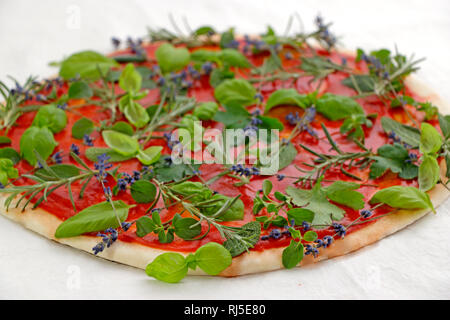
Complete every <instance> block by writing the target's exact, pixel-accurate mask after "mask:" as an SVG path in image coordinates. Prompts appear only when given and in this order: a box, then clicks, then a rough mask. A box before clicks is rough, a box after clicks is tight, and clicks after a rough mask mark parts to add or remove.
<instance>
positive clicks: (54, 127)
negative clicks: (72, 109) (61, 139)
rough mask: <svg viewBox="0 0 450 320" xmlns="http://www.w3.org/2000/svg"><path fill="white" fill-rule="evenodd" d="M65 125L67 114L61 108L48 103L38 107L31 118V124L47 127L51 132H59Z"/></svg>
mask: <svg viewBox="0 0 450 320" xmlns="http://www.w3.org/2000/svg"><path fill="white" fill-rule="evenodd" d="M66 125H67V115H66V112H65V111H64V110H62V109H59V108H57V107H55V106H54V105H53V104H48V105H45V106H42V107H40V108H39V111H38V112H37V113H36V116H35V117H34V120H33V126H36V127H40V128H42V127H47V128H49V129H50V130H51V131H52V132H53V133H58V132H61V131H62V130H63V129H64V128H65V127H66Z"/></svg>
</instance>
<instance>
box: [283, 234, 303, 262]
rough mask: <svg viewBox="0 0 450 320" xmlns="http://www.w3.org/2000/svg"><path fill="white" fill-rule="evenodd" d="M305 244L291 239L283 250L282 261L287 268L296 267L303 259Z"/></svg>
mask: <svg viewBox="0 0 450 320" xmlns="http://www.w3.org/2000/svg"><path fill="white" fill-rule="evenodd" d="M303 250H304V249H303V245H302V243H301V242H297V241H295V240H291V243H290V244H289V246H288V247H286V248H285V249H284V250H283V254H282V257H281V259H282V262H283V266H284V267H285V268H286V269H292V268H294V267H296V266H297V265H298V264H299V263H300V262H301V261H302V260H303Z"/></svg>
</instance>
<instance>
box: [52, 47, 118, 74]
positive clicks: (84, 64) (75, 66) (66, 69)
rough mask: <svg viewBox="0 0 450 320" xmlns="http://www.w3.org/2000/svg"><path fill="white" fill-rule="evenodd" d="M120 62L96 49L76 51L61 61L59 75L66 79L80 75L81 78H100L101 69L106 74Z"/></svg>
mask: <svg viewBox="0 0 450 320" xmlns="http://www.w3.org/2000/svg"><path fill="white" fill-rule="evenodd" d="M117 65H118V64H117V62H116V61H114V60H113V59H111V58H108V57H105V56H104V55H102V54H100V53H97V52H94V51H82V52H78V53H75V54H73V55H71V56H70V57H68V58H67V59H65V60H64V61H63V62H62V63H61V68H60V70H59V75H60V76H61V77H63V78H64V79H65V80H69V79H71V78H75V77H77V76H78V75H79V76H80V77H81V78H83V79H84V78H86V79H92V80H98V79H99V78H100V73H99V70H100V72H101V73H102V74H104V75H106V74H107V72H108V70H109V69H110V68H111V67H116V66H117Z"/></svg>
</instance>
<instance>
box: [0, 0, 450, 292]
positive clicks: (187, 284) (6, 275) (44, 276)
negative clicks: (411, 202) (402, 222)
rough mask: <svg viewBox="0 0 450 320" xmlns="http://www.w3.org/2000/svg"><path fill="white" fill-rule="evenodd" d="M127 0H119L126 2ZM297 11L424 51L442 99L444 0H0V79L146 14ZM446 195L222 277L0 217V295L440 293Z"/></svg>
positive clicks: (37, 67)
mask: <svg viewBox="0 0 450 320" xmlns="http://www.w3.org/2000/svg"><path fill="white" fill-rule="evenodd" d="M125 3H126V5H123V4H125ZM294 12H297V13H299V15H300V16H301V17H302V19H303V21H304V24H305V27H306V28H308V27H312V21H313V19H314V17H315V15H316V14H317V13H319V12H320V13H321V14H322V15H323V17H324V18H325V19H326V21H333V22H334V25H333V27H332V30H334V31H336V33H338V34H340V35H342V36H343V37H342V39H341V42H342V43H343V44H345V45H346V46H347V47H348V48H351V49H353V48H356V47H357V46H362V47H364V48H367V49H376V48H379V47H381V46H385V47H386V46H387V47H389V48H394V46H395V45H397V47H398V48H399V50H400V51H401V52H404V53H408V54H410V53H415V54H416V56H417V57H426V58H427V60H426V61H425V62H424V63H422V69H421V71H420V76H422V77H423V79H424V80H425V81H427V82H428V83H429V84H430V85H431V86H433V87H434V88H435V89H436V90H437V92H439V93H440V94H441V95H442V96H443V97H444V98H446V99H447V100H450V92H449V91H448V89H449V88H450V60H449V59H448V56H449V52H450V43H449V39H450V18H449V16H450V2H448V1H447V0H428V1H411V0H402V1H399V0H396V1H388V0H383V1H381V0H379V1H370V2H369V1H357V0H352V1H350V0H346V1H336V0H333V1H331V0H329V1H328V0H327V1H324V0H322V1H299V0H293V1H281V0H278V1H262V0H257V1H249V0H246V1H242V0H227V1H212V0H209V1H208V0H205V1H199V0H197V1H185V0H177V1H144V0H134V1H133V0H128V1H115V0H114V1H113V0H107V1H106V0H105V1H56V0H54V1H48V0H41V1H24V0H2V1H1V2H0V41H1V48H0V79H1V80H5V79H6V76H7V75H12V76H15V77H17V78H18V79H19V80H24V79H25V78H26V76H28V75H30V74H33V75H40V76H41V77H45V76H49V75H51V74H53V73H55V72H56V71H55V70H54V69H52V68H50V67H49V66H48V64H47V63H48V62H50V61H58V60H60V59H61V58H63V57H64V56H65V55H68V54H70V53H72V52H75V51H78V50H82V49H87V48H89V49H95V50H98V51H100V52H105V53H106V52H108V50H110V49H111V45H110V42H109V39H110V37H111V36H117V37H121V38H125V37H126V36H128V35H132V36H141V35H144V34H145V33H146V26H151V27H157V26H166V27H169V28H170V27H171V26H170V23H169V19H168V14H169V13H172V14H173V16H174V17H175V19H176V20H177V21H179V24H180V26H183V23H182V17H183V16H186V18H187V19H188V21H189V23H190V24H191V25H192V26H193V27H196V26H199V25H202V24H210V25H214V26H217V28H218V29H219V30H223V29H225V28H226V27H229V26H233V25H236V26H239V28H238V31H239V32H240V33H257V32H261V31H263V30H264V29H265V26H266V25H267V24H270V25H272V26H273V27H274V28H275V29H276V30H277V31H279V32H283V31H284V28H285V25H286V22H287V20H288V16H289V14H291V13H294ZM449 208H450V202H448V201H447V202H446V203H444V204H443V205H442V206H441V207H440V208H439V209H438V210H437V215H436V216H433V215H429V216H427V217H425V218H423V219H422V220H420V221H418V222H416V223H414V224H413V225H411V226H409V227H408V228H406V229H404V230H402V231H400V232H398V233H396V234H394V235H393V236H390V237H388V238H386V239H383V240H381V241H379V242H377V243H376V244H374V245H371V246H368V247H366V248H364V249H363V250H359V251H358V252H355V253H353V254H349V255H346V256H344V257H340V258H337V259H333V260H330V261H325V262H322V263H319V264H317V265H314V266H308V267H305V268H301V269H296V270H281V271H277V272H271V273H265V274H258V275H251V276H244V277H239V278H233V279H222V278H212V277H187V278H186V279H184V280H183V282H182V283H181V284H178V285H170V284H166V283H161V282H157V281H154V280H152V279H150V278H148V277H147V276H146V275H145V273H144V272H143V271H141V270H137V269H134V268H131V267H127V266H123V265H119V264H116V263H111V262H108V261H105V260H102V259H99V258H94V257H93V256H92V255H89V254H87V253H83V252H80V251H78V250H75V249H71V248H69V247H65V246H62V245H59V244H57V243H54V242H52V241H49V240H47V239H44V238H42V237H40V236H38V235H36V234H34V233H32V232H30V231H28V230H25V229H24V228H22V227H21V226H19V225H17V224H15V223H13V222H10V221H9V220H7V219H4V218H0V298H44V299H45V298H87V299H90V298H100V299H110V298H125V299H140V298H149V299H196V298H204V299H250V298H255V299H316V298H333V299H344V298H350V299H365V298H375V299H377V298H447V299H448V298H450V272H449V266H450V232H449V228H450V215H449Z"/></svg>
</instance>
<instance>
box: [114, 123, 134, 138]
mask: <svg viewBox="0 0 450 320" xmlns="http://www.w3.org/2000/svg"><path fill="white" fill-rule="evenodd" d="M110 129H111V130H114V131H117V132H121V133H124V134H126V135H128V136H132V135H133V134H134V130H133V127H132V126H130V125H129V124H128V123H127V122H125V121H118V122H116V123H115V124H114V125H113V126H112V127H111V128H110Z"/></svg>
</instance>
